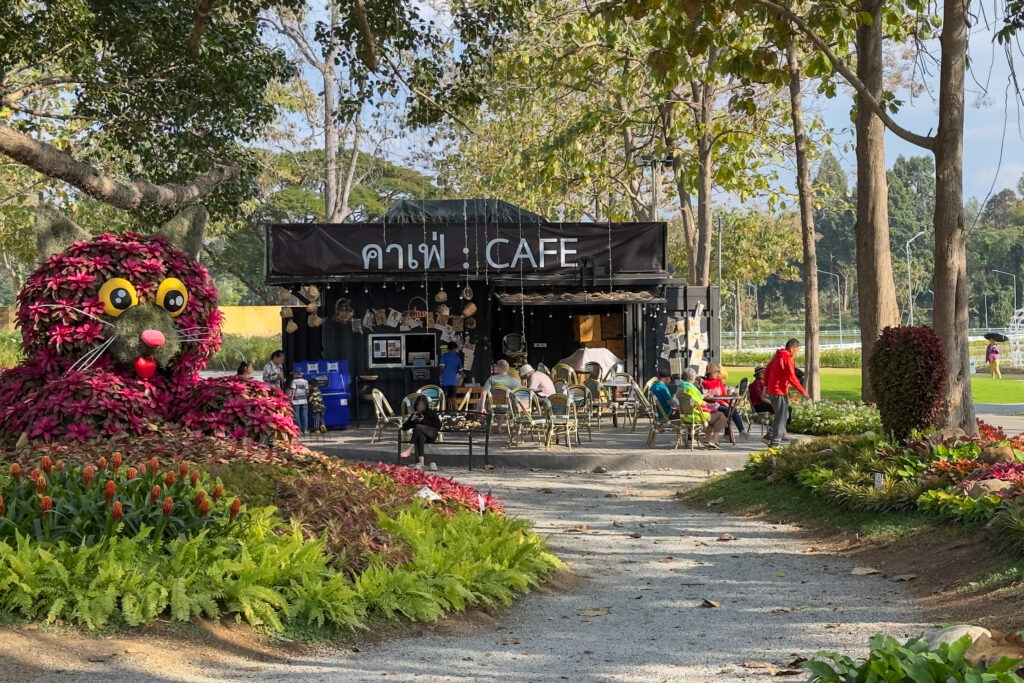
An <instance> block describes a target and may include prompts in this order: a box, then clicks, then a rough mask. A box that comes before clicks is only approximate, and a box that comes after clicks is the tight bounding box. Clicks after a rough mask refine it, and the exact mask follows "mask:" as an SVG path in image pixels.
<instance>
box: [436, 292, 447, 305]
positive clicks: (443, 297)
mask: <svg viewBox="0 0 1024 683" xmlns="http://www.w3.org/2000/svg"><path fill="white" fill-rule="evenodd" d="M434 301H436V302H437V303H439V304H443V303H445V302H446V301H448V293H447V292H445V291H444V290H443V289H442V290H440V291H438V293H437V294H435V295H434Z"/></svg>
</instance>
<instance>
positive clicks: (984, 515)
mask: <svg viewBox="0 0 1024 683" xmlns="http://www.w3.org/2000/svg"><path fill="white" fill-rule="evenodd" d="M1002 502H1003V499H1002V498H1000V497H999V496H997V495H994V494H993V495H987V496H981V497H980V498H971V497H970V496H965V495H963V494H961V493H955V492H950V491H940V490H933V491H925V492H924V493H922V494H921V497H920V498H918V499H917V506H918V507H919V508H921V509H922V510H925V511H927V512H934V513H936V514H940V515H942V516H943V517H949V518H950V519H955V520H957V521H960V522H963V523H965V524H983V523H985V522H987V521H988V520H990V519H992V516H993V515H994V514H995V513H996V509H998V508H999V506H1000V505H1001V504H1002Z"/></svg>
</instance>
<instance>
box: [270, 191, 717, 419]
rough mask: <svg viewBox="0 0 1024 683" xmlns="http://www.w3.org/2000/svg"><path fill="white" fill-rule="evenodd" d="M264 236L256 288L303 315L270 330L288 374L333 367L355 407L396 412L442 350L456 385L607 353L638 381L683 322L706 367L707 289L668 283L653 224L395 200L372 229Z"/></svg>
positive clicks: (713, 297)
mask: <svg viewBox="0 0 1024 683" xmlns="http://www.w3.org/2000/svg"><path fill="white" fill-rule="evenodd" d="M266 237H267V250H266V282H267V283H268V284H273V285H280V286H282V287H284V288H287V289H289V290H291V292H292V293H293V294H294V295H295V296H296V297H298V300H299V302H300V303H301V304H302V305H299V306H292V307H291V317H289V318H287V319H285V320H283V323H282V327H283V329H284V332H283V348H284V349H285V352H286V354H287V361H288V363H289V364H290V363H292V362H295V361H313V360H321V359H332V360H337V359H345V360H347V361H348V367H349V373H350V376H351V381H352V383H353V385H354V386H353V389H354V392H353V393H357V392H358V393H357V395H364V394H365V393H367V392H368V389H369V388H370V387H373V388H378V389H380V390H381V391H383V392H384V394H385V396H387V397H388V399H389V400H390V401H392V402H393V404H394V403H395V402H397V401H398V400H399V399H400V398H401V397H403V396H405V395H406V394H408V393H409V392H411V391H413V390H415V389H417V388H418V387H419V386H422V385H423V384H433V383H437V381H438V374H439V372H438V368H437V364H438V358H439V357H440V354H441V353H443V352H444V351H445V350H446V345H447V343H448V342H449V341H455V342H456V343H458V344H459V347H460V349H461V350H462V353H463V355H464V357H465V365H466V368H467V370H468V374H467V376H466V379H465V381H466V382H467V383H477V384H482V383H483V382H484V381H486V379H487V377H488V376H489V375H490V374H491V369H492V365H493V363H494V362H495V361H497V360H499V359H501V358H505V359H506V360H510V361H513V362H517V361H518V362H520V363H521V362H522V361H523V360H524V359H525V360H526V362H529V363H530V364H532V365H534V366H536V365H538V364H540V363H543V364H544V365H546V366H548V367H549V368H550V367H553V366H554V365H555V364H557V363H558V362H559V361H560V360H561V359H563V358H566V357H567V356H569V355H571V354H572V353H573V352H574V351H576V350H577V349H578V348H580V347H581V346H587V347H605V348H608V349H610V350H612V351H613V352H614V353H615V354H616V355H617V356H618V357H620V358H622V359H623V360H624V364H623V365H624V370H625V371H626V372H628V373H630V374H632V375H634V377H636V378H637V379H638V380H640V381H641V382H642V381H644V380H645V379H646V378H648V377H650V376H652V375H654V374H655V373H656V372H657V370H658V369H659V365H665V364H667V360H666V349H665V345H664V343H663V342H664V335H665V326H666V321H670V320H673V319H677V318H683V317H685V315H684V314H685V312H687V311H689V312H691V313H692V312H693V311H694V310H700V311H702V315H701V327H702V328H703V329H704V331H706V332H707V334H708V337H709V341H710V348H711V352H710V353H709V354H708V355H709V356H710V358H711V359H712V360H713V359H714V358H715V357H716V356H717V349H718V347H719V340H718V335H719V330H718V324H717V320H718V314H717V313H718V291H717V288H712V287H687V286H686V285H685V282H684V281H683V280H680V279H677V278H673V277H671V276H670V274H669V272H668V268H667V265H668V264H667V259H668V254H667V251H668V235H667V226H666V224H665V223H663V222H650V223H607V222H606V223H593V222H587V223H584V222H580V223H570V222H551V221H548V220H546V219H544V218H543V217H541V216H539V215H537V214H534V213H531V212H528V211H525V210H522V209H519V208H518V207H515V206H513V205H511V204H508V203H505V202H501V201H496V200H422V201H421V200H406V201H400V202H398V203H397V204H396V205H395V206H394V207H392V208H391V210H389V211H388V213H387V214H386V216H385V217H384V218H383V219H382V220H381V221H379V222H367V223H343V224H318V223H291V224H272V225H267V226H266ZM310 292H314V293H316V295H317V296H316V297H315V298H312V297H310ZM698 302H700V306H699V307H698ZM308 309H315V310H308ZM310 321H313V325H312V326H311V325H310V324H309V323H310ZM289 323H290V324H289ZM673 353H675V352H673ZM358 403H360V404H362V403H363V402H362V401H358ZM360 413H361V414H362V416H363V417H364V419H365V418H366V417H368V416H369V415H371V414H372V408H371V407H370V406H368V405H362V406H361V407H360Z"/></svg>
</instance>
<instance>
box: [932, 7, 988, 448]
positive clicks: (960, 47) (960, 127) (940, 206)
mask: <svg viewBox="0 0 1024 683" xmlns="http://www.w3.org/2000/svg"><path fill="white" fill-rule="evenodd" d="M967 4H968V3H967V2H966V1H965V2H963V3H960V2H947V3H945V4H944V6H943V19H942V35H941V36H940V38H939V44H940V46H941V48H942V63H941V67H940V74H941V75H940V79H939V125H938V129H937V133H936V136H935V298H934V300H933V301H934V304H933V305H934V312H933V324H934V325H935V331H936V332H937V333H938V335H939V337H941V338H942V342H943V344H944V345H945V347H946V364H947V377H948V382H947V387H946V391H947V395H946V406H945V411H944V414H943V426H944V427H947V428H957V427H959V428H960V429H963V430H964V431H965V432H967V433H968V434H977V433H978V423H977V421H976V419H975V416H974V402H973V399H972V397H971V376H970V357H969V353H968V344H967V325H968V320H967V316H968V304H967V250H966V240H967V233H966V230H965V229H964V216H963V146H964V74H965V69H966V65H967Z"/></svg>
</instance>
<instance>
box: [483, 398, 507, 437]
mask: <svg viewBox="0 0 1024 683" xmlns="http://www.w3.org/2000/svg"><path fill="white" fill-rule="evenodd" d="M484 405H485V406H486V407H487V412H488V413H490V414H491V415H492V416H493V417H494V418H495V419H492V420H491V429H494V427H495V426H498V427H500V426H501V425H503V424H508V431H509V445H511V442H512V437H513V435H512V424H511V422H512V415H513V413H512V404H511V403H510V402H509V391H508V389H507V388H506V387H502V386H497V385H495V386H492V387H491V390H490V391H489V392H487V395H486V397H485V399H484Z"/></svg>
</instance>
